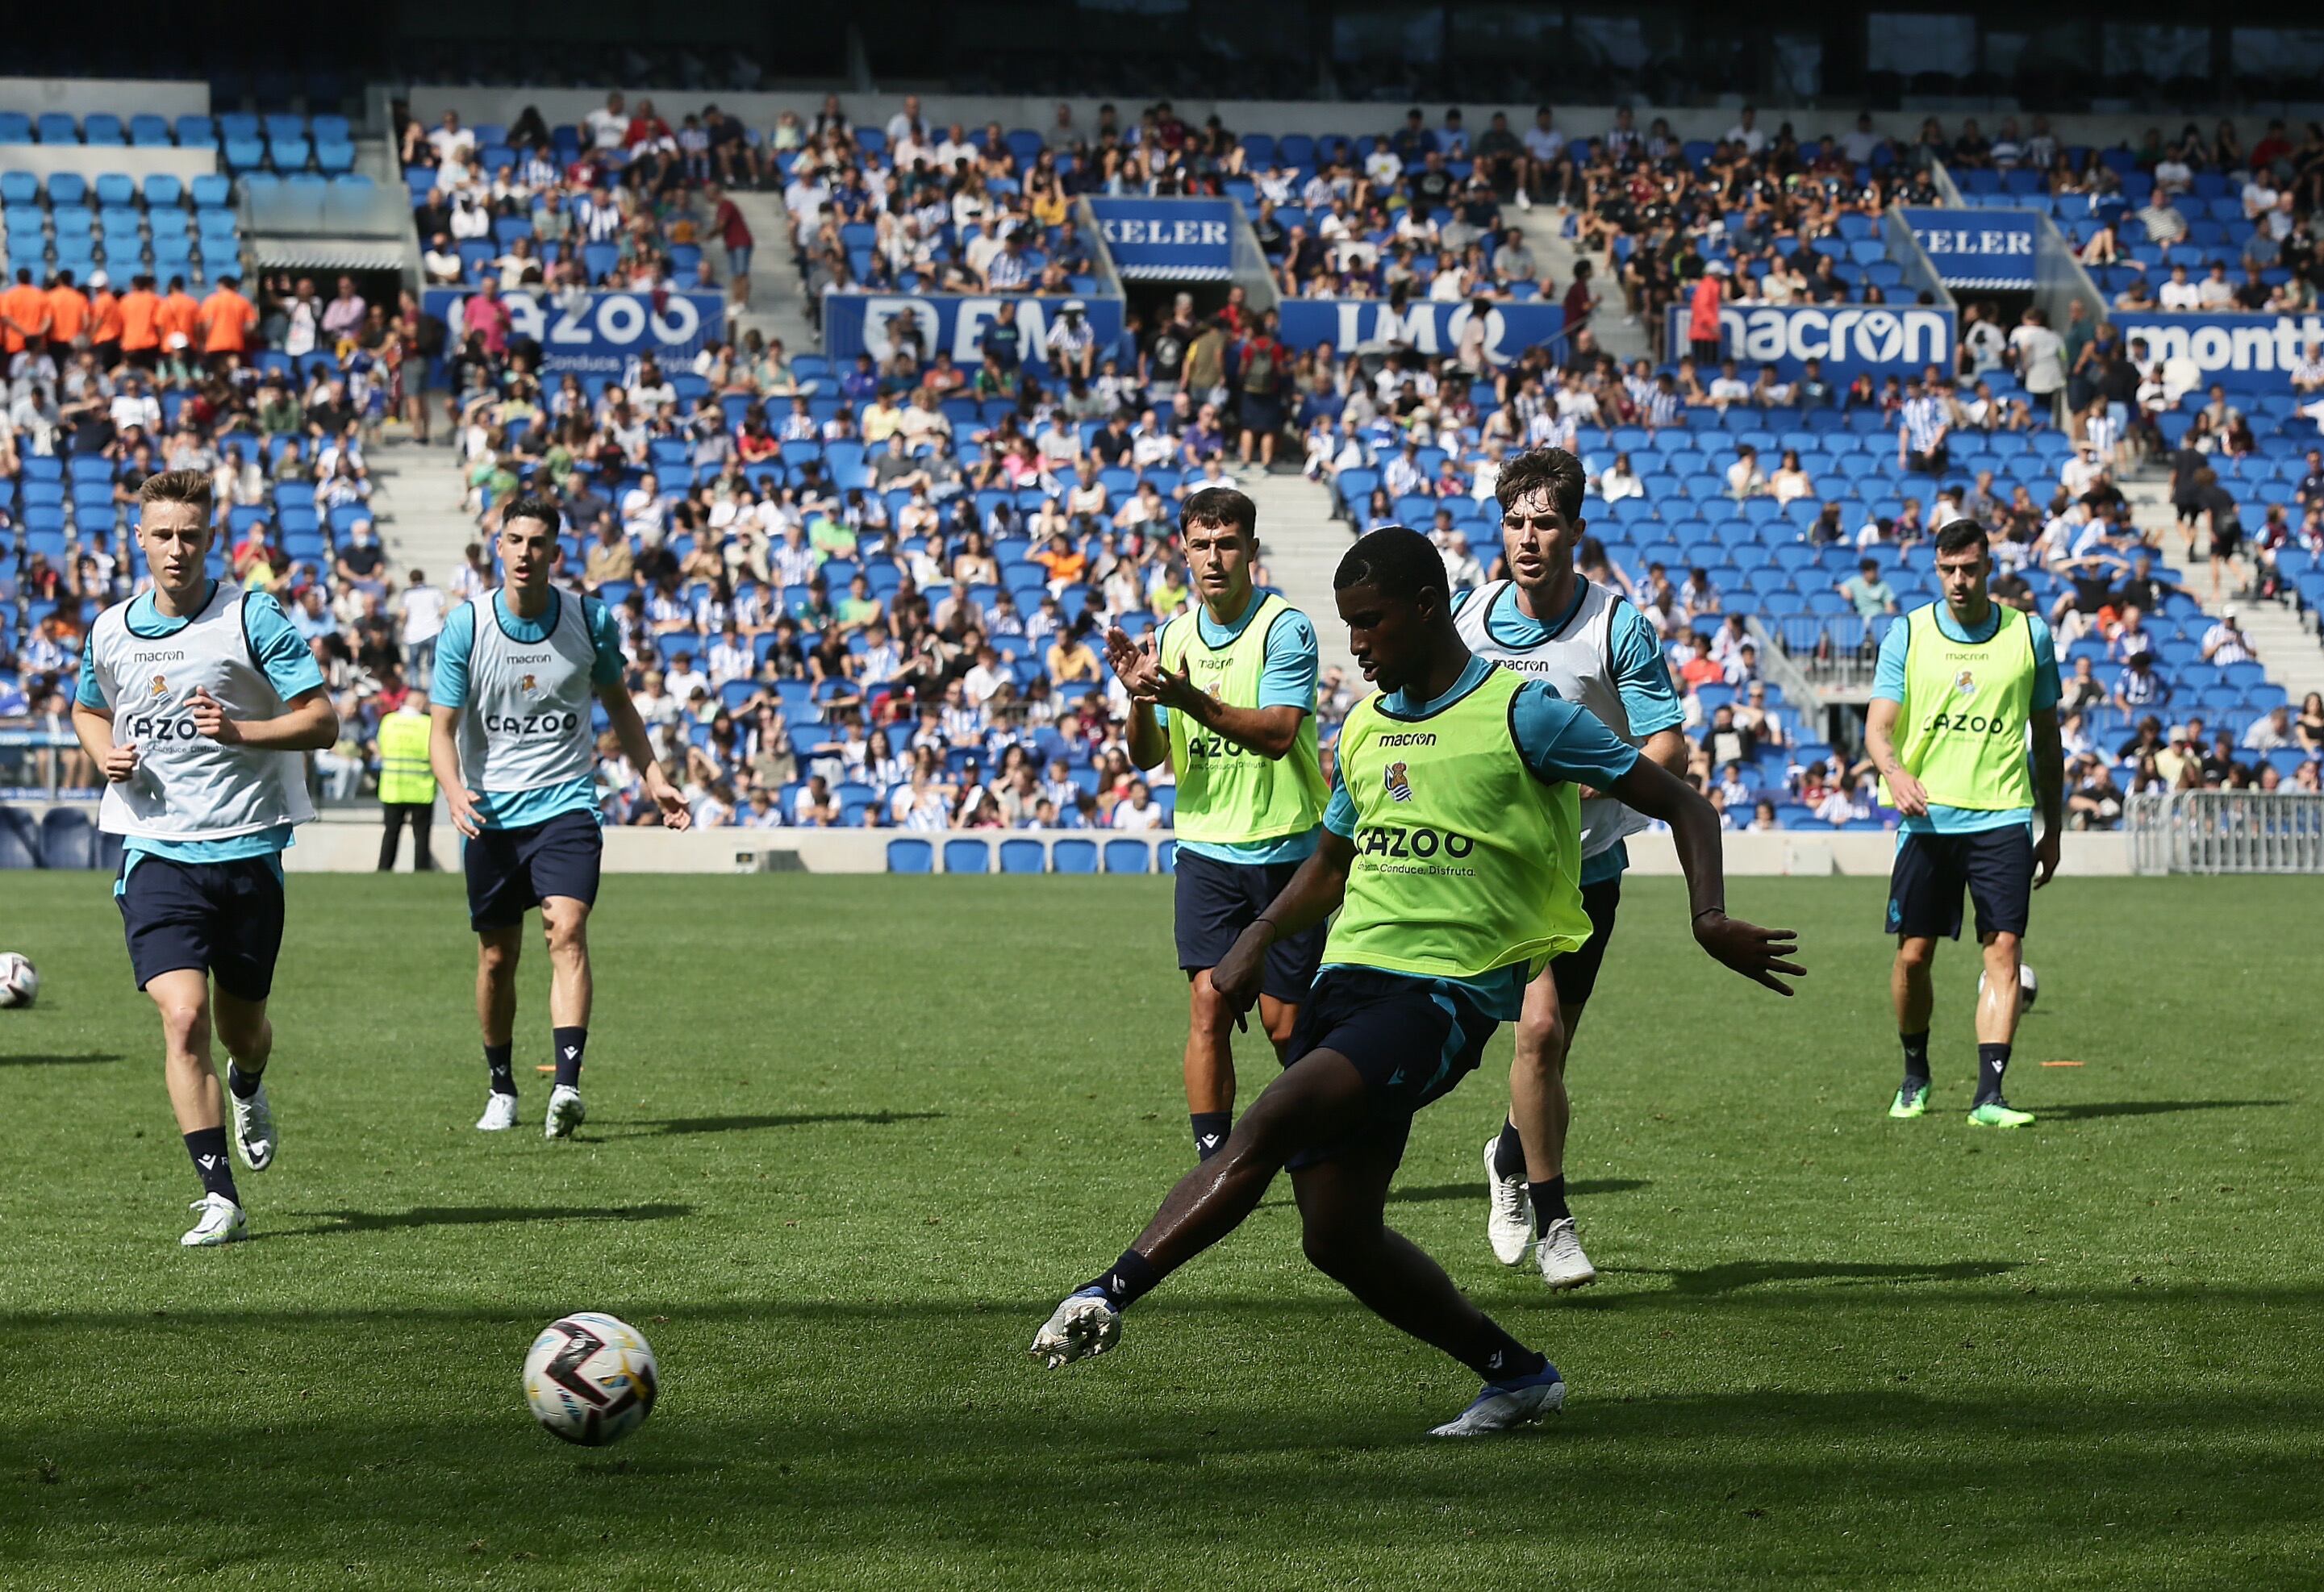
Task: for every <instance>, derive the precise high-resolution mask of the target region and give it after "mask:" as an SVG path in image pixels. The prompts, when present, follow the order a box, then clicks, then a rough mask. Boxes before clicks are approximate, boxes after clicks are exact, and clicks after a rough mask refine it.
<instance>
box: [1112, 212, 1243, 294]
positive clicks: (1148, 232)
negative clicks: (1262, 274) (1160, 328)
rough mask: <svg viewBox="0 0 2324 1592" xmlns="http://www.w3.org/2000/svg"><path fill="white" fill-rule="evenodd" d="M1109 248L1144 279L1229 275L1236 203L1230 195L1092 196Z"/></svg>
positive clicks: (1124, 270) (1124, 269)
mask: <svg viewBox="0 0 2324 1592" xmlns="http://www.w3.org/2000/svg"><path fill="white" fill-rule="evenodd" d="M1089 207H1090V210H1091V212H1092V213H1093V215H1095V216H1097V225H1098V230H1099V231H1100V232H1102V233H1103V234H1104V235H1105V250H1106V253H1108V254H1110V255H1111V256H1112V257H1113V268H1114V270H1115V271H1118V272H1120V274H1121V275H1122V276H1123V277H1125V278H1129V279H1130V280H1133V281H1226V280H1227V279H1228V278H1229V277H1231V276H1232V275H1233V274H1234V239H1233V235H1232V228H1233V225H1234V205H1233V201H1231V200H1229V199H1147V198H1106V197H1104V196H1102V195H1098V194H1092V195H1091V196H1090V200H1089Z"/></svg>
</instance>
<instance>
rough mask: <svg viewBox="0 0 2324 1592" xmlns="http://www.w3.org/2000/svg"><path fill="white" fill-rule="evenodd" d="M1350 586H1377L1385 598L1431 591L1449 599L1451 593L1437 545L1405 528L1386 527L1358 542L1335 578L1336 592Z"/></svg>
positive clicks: (1344, 556)
mask: <svg viewBox="0 0 2324 1592" xmlns="http://www.w3.org/2000/svg"><path fill="white" fill-rule="evenodd" d="M1350 586H1376V587H1378V588H1379V591H1380V592H1381V593H1382V594H1385V595H1388V596H1396V597H1405V598H1415V597H1417V596H1419V595H1420V594H1421V593H1423V592H1425V591H1429V590H1432V589H1433V590H1434V591H1436V592H1437V593H1439V594H1443V595H1445V596H1448V597H1449V596H1450V595H1451V594H1452V581H1450V580H1449V579H1447V578H1446V576H1445V574H1444V555H1443V554H1442V553H1440V552H1438V551H1437V550H1436V544H1435V543H1434V542H1432V541H1430V540H1429V539H1428V538H1426V537H1425V536H1423V535H1421V534H1420V533H1419V532H1418V531H1416V530H1414V529H1411V528H1410V527H1408V526H1403V525H1383V526H1381V527H1380V528H1379V529H1378V530H1373V531H1367V532H1365V533H1364V534H1363V535H1362V536H1360V537H1358V538H1356V543H1355V546H1353V547H1351V548H1349V549H1348V550H1347V552H1346V553H1345V554H1344V555H1343V556H1342V557H1341V559H1340V567H1339V568H1338V569H1337V570H1335V571H1333V575H1332V589H1333V591H1335V592H1344V591H1346V590H1347V589H1348V588H1349V587H1350Z"/></svg>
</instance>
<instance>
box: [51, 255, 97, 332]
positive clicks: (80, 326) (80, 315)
mask: <svg viewBox="0 0 2324 1592" xmlns="http://www.w3.org/2000/svg"><path fill="white" fill-rule="evenodd" d="M87 330H88V294H86V293H84V292H82V291H81V290H79V289H78V288H77V287H75V286H73V273H72V272H71V271H59V272H57V285H56V286H55V287H52V288H51V289H50V290H49V339H50V341H51V342H52V343H54V344H55V345H57V347H59V348H60V349H65V348H70V347H71V346H72V345H74V344H75V343H76V342H78V340H79V338H80V335H81V334H82V333H83V332H86V331H87Z"/></svg>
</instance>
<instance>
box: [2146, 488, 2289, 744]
mask: <svg viewBox="0 0 2324 1592" xmlns="http://www.w3.org/2000/svg"><path fill="white" fill-rule="evenodd" d="M2121 485H2122V492H2123V495H2124V496H2125V497H2126V498H2128V499H2129V500H2130V502H2131V508H2132V514H2133V518H2134V519H2135V520H2136V521H2137V523H2138V524H2139V526H2140V527H2141V528H2143V529H2145V530H2147V531H2148V532H2149V533H2150V534H2151V535H2153V537H2154V538H2155V539H2156V542H2157V544H2158V545H2157V548H2156V551H2155V561H2156V562H2157V563H2159V564H2161V565H2162V566H2163V567H2164V569H2165V570H2166V571H2167V572H2168V574H2169V576H2170V578H2171V579H2172V580H2173V581H2175V582H2177V583H2178V584H2180V585H2181V586H2182V587H2184V588H2185V589H2186V591H2187V592H2188V594H2190V596H2192V597H2193V598H2194V599H2195V601H2196V602H2197V603H2198V604H2199V605H2200V606H2201V608H2202V610H2203V612H2205V613H2207V614H2209V615H2211V616H2213V617H2214V618H2216V617H2217V616H2218V612H2219V610H2220V609H2222V608H2224V607H2226V606H2227V604H2228V603H2234V604H2235V606H2236V622H2238V623H2239V624H2241V625H2242V626H2243V629H2244V633H2245V634H2246V636H2248V637H2250V638H2251V649H2252V653H2253V656H2254V657H2255V658H2257V659H2258V660H2259V662H2260V663H2261V664H2262V665H2263V666H2264V667H2265V668H2266V670H2267V677H2268V678H2269V679H2270V680H2272V681H2273V682H2274V683H2275V684H2277V685H2279V686H2282V687H2283V688H2284V690H2285V691H2286V692H2288V693H2289V694H2290V695H2291V697H2292V704H2293V705H2294V706H2295V707H2296V706H2297V705H2298V704H2299V702H2300V699H2301V697H2302V696H2304V695H2307V694H2308V693H2309V692H2310V691H2324V646H2319V636H2318V633H2317V631H2316V630H2315V629H2314V628H2313V627H2312V626H2311V625H2310V623H2309V621H2308V620H2307V619H2306V618H2304V617H2303V616H2301V615H2300V614H2298V613H2295V612H2292V607H2291V605H2290V604H2288V603H2277V602H2268V601H2263V600H2260V599H2257V598H2251V597H2242V596H2239V595H2237V594H2235V593H2233V592H2230V591H2227V590H2226V589H2225V588H2224V586H2223V587H2222V590H2221V594H2220V597H2219V599H2218V601H2216V602H2215V601H2213V599H2212V597H2211V571H2210V562H2209V559H2208V558H2201V557H2199V558H2198V559H2197V560H2196V561H2195V562H2194V563H2192V564H2190V563H2189V562H2188V561H2187V558H2186V544H2185V543H2184V542H2183V541H2182V540H2181V538H2180V535H2179V529H2178V525H2179V519H2178V514H2177V512H2176V511H2174V510H2173V509H2172V506H2171V499H2170V494H2169V492H2168V491H2167V490H2166V489H2165V487H2164V485H2163V483H2162V482H2161V481H2160V480H2159V479H2158V480H2129V481H2125V482H2123V483H2121ZM2198 551H2200V548H2198ZM2245 563H2246V567H2248V566H2249V564H2250V560H2249V559H2248V558H2246V560H2245Z"/></svg>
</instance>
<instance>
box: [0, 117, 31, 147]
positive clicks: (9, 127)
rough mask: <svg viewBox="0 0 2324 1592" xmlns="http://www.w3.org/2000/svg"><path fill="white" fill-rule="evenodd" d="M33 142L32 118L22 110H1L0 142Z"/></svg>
mask: <svg viewBox="0 0 2324 1592" xmlns="http://www.w3.org/2000/svg"><path fill="white" fill-rule="evenodd" d="M0 143H32V117H30V116H28V115H25V114H24V113H23V112H22V111H0Z"/></svg>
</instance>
